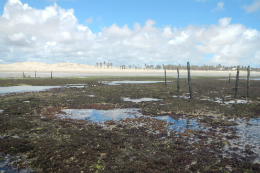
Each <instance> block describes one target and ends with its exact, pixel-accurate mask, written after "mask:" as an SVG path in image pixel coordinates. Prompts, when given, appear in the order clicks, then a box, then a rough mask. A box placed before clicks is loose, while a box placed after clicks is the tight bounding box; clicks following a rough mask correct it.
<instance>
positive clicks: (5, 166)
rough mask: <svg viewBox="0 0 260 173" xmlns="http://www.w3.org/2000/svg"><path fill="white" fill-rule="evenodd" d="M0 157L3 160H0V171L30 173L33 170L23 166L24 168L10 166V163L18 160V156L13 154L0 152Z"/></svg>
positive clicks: (3, 172) (0, 172) (1, 172)
mask: <svg viewBox="0 0 260 173" xmlns="http://www.w3.org/2000/svg"><path fill="white" fill-rule="evenodd" d="M0 157H2V158H3V161H1V162H0V173H17V172H19V173H30V172H33V170H31V169H29V168H25V169H19V170H18V169H16V168H14V167H12V166H11V165H12V163H13V162H17V161H19V160H20V157H15V156H10V155H9V154H8V155H5V156H4V155H2V154H1V153H0Z"/></svg>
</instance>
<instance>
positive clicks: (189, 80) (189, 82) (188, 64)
mask: <svg viewBox="0 0 260 173" xmlns="http://www.w3.org/2000/svg"><path fill="white" fill-rule="evenodd" d="M187 70H188V84H189V92H190V99H192V91H191V89H192V88H191V79H190V63H189V62H187Z"/></svg>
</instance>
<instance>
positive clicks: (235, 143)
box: [224, 118, 260, 163]
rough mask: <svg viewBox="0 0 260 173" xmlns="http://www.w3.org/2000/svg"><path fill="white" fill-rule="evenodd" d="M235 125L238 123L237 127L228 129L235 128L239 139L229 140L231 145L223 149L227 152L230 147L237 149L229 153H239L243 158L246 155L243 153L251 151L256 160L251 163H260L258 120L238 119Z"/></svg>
mask: <svg viewBox="0 0 260 173" xmlns="http://www.w3.org/2000/svg"><path fill="white" fill-rule="evenodd" d="M236 123H238V125H237V126H232V127H230V128H235V129H236V130H237V133H238V134H237V136H238V137H239V138H237V139H232V140H229V142H230V144H231V145H226V146H225V148H224V149H225V150H228V148H230V147H231V148H234V147H237V148H239V150H236V151H229V152H231V153H232V152H233V153H237V154H238V153H239V154H241V155H243V156H245V155H246V153H245V151H247V152H248V150H252V151H253V152H254V153H255V154H256V158H255V159H254V161H253V162H254V163H260V155H259V154H260V133H259V128H260V118H252V119H248V120H246V119H241V118H238V119H237V120H236Z"/></svg>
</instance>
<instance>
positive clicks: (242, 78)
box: [218, 77, 260, 80]
mask: <svg viewBox="0 0 260 173" xmlns="http://www.w3.org/2000/svg"><path fill="white" fill-rule="evenodd" d="M218 80H229V78H226V79H218ZM230 80H236V78H230ZM239 80H247V77H241V78H239ZM250 80H260V78H259V77H255V78H254V77H253V78H251V77H250Z"/></svg>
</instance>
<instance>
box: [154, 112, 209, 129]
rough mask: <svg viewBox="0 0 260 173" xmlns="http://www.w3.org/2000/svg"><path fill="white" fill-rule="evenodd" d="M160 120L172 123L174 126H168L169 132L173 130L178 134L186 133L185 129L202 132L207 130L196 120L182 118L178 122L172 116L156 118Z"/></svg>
mask: <svg viewBox="0 0 260 173" xmlns="http://www.w3.org/2000/svg"><path fill="white" fill-rule="evenodd" d="M154 118H156V119H158V120H163V121H167V122H170V123H173V124H172V125H169V126H168V129H169V130H173V131H177V132H180V133H182V132H184V130H185V129H192V130H202V129H205V128H203V127H202V126H201V125H202V124H200V125H199V123H198V122H197V120H196V119H188V118H185V119H184V118H180V119H178V120H175V119H173V118H171V117H170V116H158V117H154Z"/></svg>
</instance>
